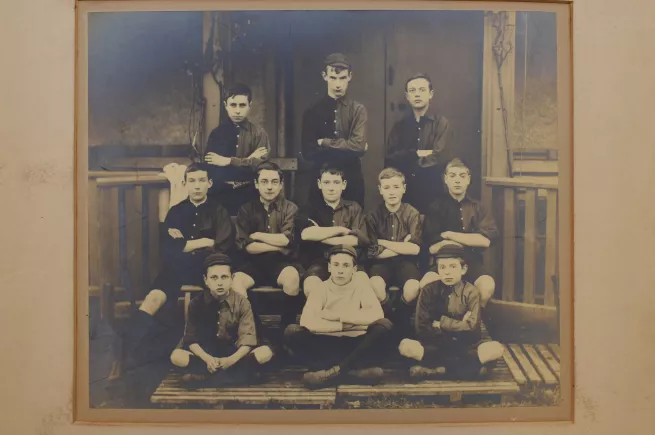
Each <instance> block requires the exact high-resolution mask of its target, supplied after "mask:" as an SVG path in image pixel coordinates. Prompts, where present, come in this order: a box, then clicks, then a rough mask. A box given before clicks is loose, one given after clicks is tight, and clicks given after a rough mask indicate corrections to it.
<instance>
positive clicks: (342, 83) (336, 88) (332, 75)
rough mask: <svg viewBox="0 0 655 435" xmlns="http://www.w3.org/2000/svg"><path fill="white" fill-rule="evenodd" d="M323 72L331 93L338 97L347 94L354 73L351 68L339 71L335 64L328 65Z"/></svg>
mask: <svg viewBox="0 0 655 435" xmlns="http://www.w3.org/2000/svg"><path fill="white" fill-rule="evenodd" d="M321 74H322V75H323V80H325V81H326V82H327V86H328V94H329V95H332V96H334V97H336V98H339V97H343V96H344V95H346V91H347V90H348V84H349V83H350V79H351V78H352V73H351V72H350V71H349V70H347V69H344V70H341V71H339V72H338V73H337V72H336V71H335V69H334V67H333V66H327V67H325V69H324V70H323V72H322V73H321Z"/></svg>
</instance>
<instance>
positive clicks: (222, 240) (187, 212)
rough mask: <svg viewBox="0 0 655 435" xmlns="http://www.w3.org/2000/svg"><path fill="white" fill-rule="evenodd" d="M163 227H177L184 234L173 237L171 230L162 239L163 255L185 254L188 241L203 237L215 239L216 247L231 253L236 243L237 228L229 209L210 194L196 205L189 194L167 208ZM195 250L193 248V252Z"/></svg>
mask: <svg viewBox="0 0 655 435" xmlns="http://www.w3.org/2000/svg"><path fill="white" fill-rule="evenodd" d="M164 227H165V228H166V230H167V231H168V230H169V229H173V228H174V229H177V230H179V231H180V232H181V233H182V236H183V238H177V239H176V238H173V237H172V236H171V235H170V234H168V232H167V233H166V234H165V236H164V239H163V240H162V248H163V253H164V255H165V256H166V257H167V258H169V259H171V257H172V258H175V256H177V255H180V254H182V252H183V250H184V246H185V245H186V242H188V241H190V240H198V239H203V238H208V239H213V240H214V250H215V251H220V252H224V253H229V251H230V249H231V248H232V247H233V244H234V230H233V229H232V221H231V220H230V216H229V215H228V213H227V210H226V209H225V208H224V207H223V206H222V205H220V204H219V203H218V202H217V201H216V200H214V199H212V198H211V197H207V198H206V200H205V202H203V203H202V204H199V205H194V204H193V203H192V202H191V200H189V198H187V199H185V200H184V201H182V202H180V203H179V204H176V205H174V206H173V207H171V209H170V210H169V211H168V214H167V215H166V220H165V221H164ZM194 252H195V251H191V254H193V253H194Z"/></svg>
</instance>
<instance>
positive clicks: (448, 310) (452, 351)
mask: <svg viewBox="0 0 655 435" xmlns="http://www.w3.org/2000/svg"><path fill="white" fill-rule="evenodd" d="M436 264H437V271H438V276H437V278H436V279H435V280H434V281H432V282H431V283H429V284H427V285H426V286H425V287H424V288H423V289H422V290H421V293H420V295H419V298H418V303H417V306H416V320H415V328H416V335H417V339H418V341H417V340H412V339H408V338H406V339H403V340H402V341H401V342H400V345H399V347H398V350H399V352H400V354H401V355H402V356H404V357H407V358H411V359H414V360H416V361H417V362H418V364H417V365H415V366H413V367H411V368H410V376H411V377H414V378H420V377H428V376H434V375H443V374H444V373H447V374H449V376H452V377H456V378H474V377H476V376H478V375H479V374H481V373H482V372H484V371H485V370H484V369H483V368H486V366H487V365H489V364H490V363H491V362H493V361H495V360H497V359H499V358H502V356H503V347H502V345H501V344H500V343H498V342H496V341H486V342H485V341H484V340H483V339H482V335H481V331H480V292H479V291H478V289H477V288H475V286H474V285H472V284H470V283H468V282H466V281H463V280H462V277H463V276H464V275H465V274H466V271H467V265H466V261H465V260H464V250H463V249H462V248H461V247H459V246H454V245H449V246H444V247H443V248H442V249H441V250H439V252H438V253H437V255H436Z"/></svg>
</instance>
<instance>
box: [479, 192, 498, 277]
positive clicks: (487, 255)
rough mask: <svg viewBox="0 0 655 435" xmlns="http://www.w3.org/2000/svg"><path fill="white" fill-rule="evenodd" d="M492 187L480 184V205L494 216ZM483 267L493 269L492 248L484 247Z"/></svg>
mask: <svg viewBox="0 0 655 435" xmlns="http://www.w3.org/2000/svg"><path fill="white" fill-rule="evenodd" d="M493 193H494V192H493V188H492V187H491V186H487V185H484V184H483V185H482V205H483V206H484V208H485V209H486V210H487V213H491V215H492V216H494V219H495V217H496V216H495V215H494V208H493V202H492V200H493ZM483 262H484V268H485V269H486V270H488V271H490V272H491V273H493V272H494V271H495V267H494V266H495V265H494V264H493V257H492V249H486V250H485V251H484V254H483Z"/></svg>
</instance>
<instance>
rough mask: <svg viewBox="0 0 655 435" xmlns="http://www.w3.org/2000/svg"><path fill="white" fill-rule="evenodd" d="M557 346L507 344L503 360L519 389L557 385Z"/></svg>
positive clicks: (558, 372) (558, 361)
mask: <svg viewBox="0 0 655 435" xmlns="http://www.w3.org/2000/svg"><path fill="white" fill-rule="evenodd" d="M559 358H560V357H559V346H558V345H556V344H549V345H544V344H535V345H532V344H508V345H506V346H505V355H504V356H503V359H504V361H505V363H506V364H507V366H508V367H509V370H510V372H511V374H512V376H513V377H514V380H515V381H516V383H517V384H518V385H519V386H521V387H528V386H543V387H545V388H554V387H555V386H557V385H559V377H560V360H559Z"/></svg>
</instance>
